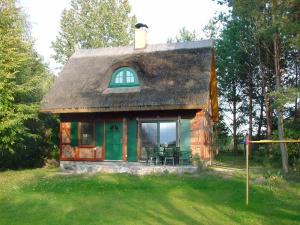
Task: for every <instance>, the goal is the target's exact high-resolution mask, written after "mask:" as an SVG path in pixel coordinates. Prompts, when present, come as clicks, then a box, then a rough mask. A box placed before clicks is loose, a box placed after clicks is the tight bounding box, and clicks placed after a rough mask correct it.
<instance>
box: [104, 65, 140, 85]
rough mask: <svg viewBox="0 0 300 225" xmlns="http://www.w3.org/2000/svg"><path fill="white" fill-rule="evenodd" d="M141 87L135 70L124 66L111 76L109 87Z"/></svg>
mask: <svg viewBox="0 0 300 225" xmlns="http://www.w3.org/2000/svg"><path fill="white" fill-rule="evenodd" d="M136 86H140V83H139V80H138V77H137V74H136V72H135V70H134V69H132V68H130V67H127V66H124V67H119V68H118V69H116V70H115V71H114V72H113V73H112V76H111V80H110V82H109V85H108V87H109V88H114V87H136Z"/></svg>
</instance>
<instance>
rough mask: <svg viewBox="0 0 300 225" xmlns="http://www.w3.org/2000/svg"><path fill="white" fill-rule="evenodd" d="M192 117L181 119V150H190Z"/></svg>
mask: <svg viewBox="0 0 300 225" xmlns="http://www.w3.org/2000/svg"><path fill="white" fill-rule="evenodd" d="M190 137H191V129H190V119H181V120H180V151H190V144H191V143H190Z"/></svg>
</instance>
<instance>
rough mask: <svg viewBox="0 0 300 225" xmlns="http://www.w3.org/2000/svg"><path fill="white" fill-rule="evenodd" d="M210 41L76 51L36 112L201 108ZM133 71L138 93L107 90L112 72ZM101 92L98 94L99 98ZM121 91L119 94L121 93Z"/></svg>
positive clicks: (206, 93)
mask: <svg viewBox="0 0 300 225" xmlns="http://www.w3.org/2000/svg"><path fill="white" fill-rule="evenodd" d="M211 47H212V42H211V41H210V40H208V41H199V42H185V43H177V44H164V45H149V46H148V47H147V48H146V49H144V50H134V49H133V47H130V46H127V47H119V48H102V49H89V50H79V51H77V52H76V53H74V55H73V56H72V57H71V58H70V59H69V61H68V63H67V64H66V65H65V67H64V69H63V70H62V72H61V74H60V75H59V77H58V78H57V79H56V80H55V82H54V84H53V86H52V88H51V89H50V90H49V92H48V94H47V95H46V96H45V98H44V99H43V101H42V105H41V111H42V112H54V113H63V112H104V111H131V110H154V109H201V108H203V106H204V105H207V103H208V99H209V77H210V69H211V67H210V64H211V62H210V58H211V52H210V49H211ZM122 66H129V67H131V68H133V69H134V70H135V71H136V72H137V75H138V79H139V82H140V89H135V90H138V91H134V90H132V91H130V90H129V91H128V89H127V90H126V91H124V93H118V92H120V91H117V93H113V92H111V91H107V90H106V89H107V87H108V84H109V82H110V79H111V75H112V72H113V71H114V70H115V69H117V68H119V67H122ZM103 92H104V93H103ZM121 92H122V91H121Z"/></svg>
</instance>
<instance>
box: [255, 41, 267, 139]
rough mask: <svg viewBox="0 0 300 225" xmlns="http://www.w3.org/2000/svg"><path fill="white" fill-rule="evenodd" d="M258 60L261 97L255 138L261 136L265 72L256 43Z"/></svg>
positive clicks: (259, 48)
mask: <svg viewBox="0 0 300 225" xmlns="http://www.w3.org/2000/svg"><path fill="white" fill-rule="evenodd" d="M258 60H259V73H260V77H261V98H260V113H259V119H258V128H257V139H260V138H261V128H262V121H263V112H264V97H265V86H266V82H265V74H264V71H263V65H262V58H261V47H260V45H259V44H258Z"/></svg>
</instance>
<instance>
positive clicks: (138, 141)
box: [136, 118, 141, 162]
mask: <svg viewBox="0 0 300 225" xmlns="http://www.w3.org/2000/svg"><path fill="white" fill-rule="evenodd" d="M136 120H137V135H136V161H137V162H138V161H140V159H141V157H140V156H141V149H140V146H141V144H140V126H141V123H140V120H139V118H136Z"/></svg>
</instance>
